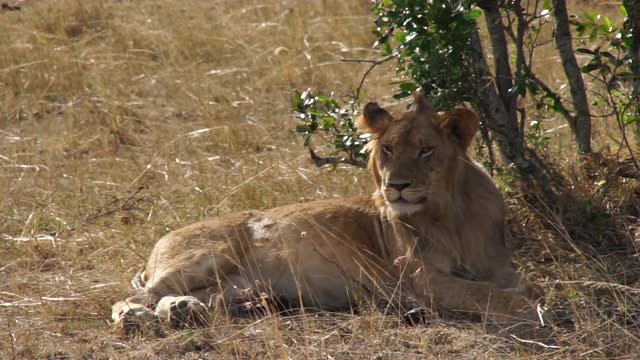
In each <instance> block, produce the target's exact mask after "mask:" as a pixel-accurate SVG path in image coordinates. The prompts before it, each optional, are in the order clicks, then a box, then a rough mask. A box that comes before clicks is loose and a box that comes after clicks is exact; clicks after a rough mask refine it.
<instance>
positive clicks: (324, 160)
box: [309, 148, 367, 168]
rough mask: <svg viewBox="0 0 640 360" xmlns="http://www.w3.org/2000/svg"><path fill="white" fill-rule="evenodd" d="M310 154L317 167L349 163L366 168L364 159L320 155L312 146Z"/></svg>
mask: <svg viewBox="0 0 640 360" xmlns="http://www.w3.org/2000/svg"><path fill="white" fill-rule="evenodd" d="M309 155H310V156H311V160H313V163H314V164H315V165H316V166H317V167H322V166H325V165H334V166H335V165H338V164H349V165H353V166H357V167H361V168H366V167H367V163H365V162H364V161H362V160H358V159H352V158H347V157H339V156H336V157H320V156H318V155H317V154H316V153H315V152H314V151H313V149H312V148H309Z"/></svg>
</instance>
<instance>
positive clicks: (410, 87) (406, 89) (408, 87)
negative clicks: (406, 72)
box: [399, 82, 418, 93]
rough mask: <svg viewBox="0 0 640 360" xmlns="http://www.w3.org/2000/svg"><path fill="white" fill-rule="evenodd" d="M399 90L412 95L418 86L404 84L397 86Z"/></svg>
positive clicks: (410, 83) (409, 83) (408, 83)
mask: <svg viewBox="0 0 640 360" xmlns="http://www.w3.org/2000/svg"><path fill="white" fill-rule="evenodd" d="M399 87H400V90H402V91H404V92H409V93H412V92H414V91H416V90H417V89H418V85H416V84H415V83H412V82H405V83H402V84H400V85H399Z"/></svg>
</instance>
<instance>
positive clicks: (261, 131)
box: [0, 0, 640, 359]
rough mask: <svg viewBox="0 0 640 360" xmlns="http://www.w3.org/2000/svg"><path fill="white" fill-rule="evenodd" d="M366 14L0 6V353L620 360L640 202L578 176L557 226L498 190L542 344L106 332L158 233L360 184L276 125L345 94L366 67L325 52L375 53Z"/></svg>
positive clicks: (261, 323)
mask: <svg viewBox="0 0 640 360" xmlns="http://www.w3.org/2000/svg"><path fill="white" fill-rule="evenodd" d="M583 5H584V4H583ZM371 20H372V17H371V16H370V13H369V3H368V1H365V0H361V1H350V2H344V1H338V0H324V1H303V0H288V1H270V2H261V1H255V0H254V1H250V0H233V1H231V0H227V1H196V0H185V1H166V0H155V1H146V0H140V1H97V0H88V1H81V0H60V1H47V0H33V1H31V2H30V3H29V4H28V5H27V6H25V7H24V8H23V9H22V10H21V11H15V12H0V47H1V48H2V49H3V50H2V52H0V98H1V99H2V102H0V343H1V344H2V346H0V358H2V359H8V358H16V359H21V358H25V359H31V358H50V359H60V358H68V357H72V358H118V359H126V358H148V357H156V358H194V359H195V358H204V357H214V356H215V357H216V358H218V357H220V358H235V357H240V358H285V357H290V358H304V359H307V358H335V359H344V358H380V359H386V358H423V357H445V358H451V357H455V358H477V357H489V358H498V357H500V358H501V357H505V356H509V357H516V356H522V357H539V356H553V357H559V358H573V357H576V356H578V355H584V356H589V357H605V356H629V357H633V356H634V355H635V354H636V349H637V348H638V347H639V346H640V339H639V337H640V331H638V326H640V323H639V322H638V321H640V319H638V317H639V316H640V315H639V314H638V303H637V298H638V296H637V295H638V292H639V291H640V290H639V289H637V288H636V286H637V284H638V278H639V277H640V269H638V265H637V261H638V259H637V256H636V255H637V254H636V253H635V251H633V249H632V248H630V246H629V245H628V244H629V243H630V242H631V241H632V240H634V239H635V238H636V236H635V233H633V229H634V226H635V225H636V224H635V223H633V222H634V221H635V220H634V218H631V217H630V215H637V214H636V213H635V211H636V207H635V205H634V204H637V201H634V200H636V199H635V198H634V197H636V198H637V193H633V192H632V191H631V190H632V184H624V183H622V182H620V181H618V180H615V179H609V182H608V183H607V185H606V186H605V187H606V188H603V186H599V187H598V186H594V185H593V184H594V183H596V182H597V181H598V180H600V179H602V178H603V176H605V175H606V174H604V175H603V174H599V175H596V178H594V179H590V178H586V179H585V178H583V177H580V178H576V179H575V183H574V184H573V185H574V188H575V190H576V192H575V197H574V199H572V201H575V203H576V204H578V205H580V206H583V208H581V207H580V206H576V207H575V209H574V211H575V214H573V213H567V214H563V215H562V216H563V217H564V218H563V219H559V218H557V216H558V215H556V214H553V213H552V212H550V211H547V210H545V208H544V207H543V206H541V205H540V204H536V205H530V206H529V205H528V203H527V202H526V201H525V200H524V199H523V197H522V196H520V194H521V193H522V191H518V189H514V188H511V189H510V190H509V194H510V195H509V204H510V208H511V212H510V224H511V225H510V232H511V235H512V238H513V239H514V243H515V244H516V249H517V250H518V251H517V254H518V258H517V263H518V266H519V267H520V268H521V269H522V270H523V271H525V272H527V274H528V275H529V277H531V278H534V279H536V280H537V281H539V282H541V283H542V284H543V285H544V287H545V288H546V290H547V291H548V294H549V305H550V306H551V307H552V308H555V309H558V314H559V318H560V320H561V321H559V327H558V329H556V333H557V339H558V340H557V341H558V346H559V347H560V348H559V349H545V348H542V347H540V346H537V345H530V346H523V345H522V344H520V343H519V342H517V341H515V340H513V339H505V338H499V337H496V336H492V335H486V334H485V332H484V329H483V325H482V324H464V323H446V322H445V321H444V320H440V319H434V320H433V322H432V323H431V324H429V325H428V326H424V327H414V328H410V327H406V326H404V325H402V324H399V323H398V320H397V319H396V318H393V317H385V316H382V315H380V314H377V313H375V312H370V313H369V312H367V313H364V314H360V315H357V316H355V315H349V314H307V315H299V316H293V317H290V318H287V317H267V318H264V319H259V320H239V319H232V320H230V319H227V318H225V317H223V316H221V315H214V316H216V318H215V319H213V324H212V326H211V327H210V328H209V329H206V330H202V331H190V332H189V331H183V332H175V333H170V334H169V336H168V337H167V338H165V339H133V340H126V339H122V338H120V337H119V336H118V335H117V332H116V331H114V329H112V327H111V325H110V305H111V304H112V303H114V302H116V301H118V300H121V299H124V298H125V297H126V296H128V295H129V294H130V292H131V290H130V288H129V285H128V284H129V279H130V278H131V276H132V275H133V274H134V273H135V271H136V270H137V269H138V268H139V267H140V265H141V263H142V261H143V259H144V257H146V256H147V254H148V252H149V251H150V249H151V247H152V246H153V244H154V242H155V240H156V239H158V238H159V237H160V236H161V235H163V234H164V233H166V232H167V231H169V230H171V229H175V228H178V227H180V226H182V225H185V224H188V223H191V222H193V221H195V220H198V219H202V218H204V217H206V216H215V215H217V214H220V213H226V212H229V211H233V210H239V209H247V208H267V207H273V206H278V205H284V204H288V203H293V202H298V201H307V200H312V199H321V198H329V197H335V196H343V195H347V194H361V193H367V192H370V191H371V187H372V184H371V181H370V179H369V177H368V175H367V174H366V173H365V172H364V171H362V170H358V169H355V168H338V169H337V170H336V171H328V170H318V169H315V168H313V167H312V166H311V164H310V163H309V161H308V159H307V155H306V153H305V152H304V151H303V148H302V145H301V143H300V142H299V141H298V139H297V138H295V137H294V136H293V135H291V134H290V132H289V131H288V130H289V129H291V128H292V127H293V125H294V124H295V120H294V119H293V118H292V116H291V113H290V110H289V107H290V105H289V104H290V99H291V95H292V91H293V90H294V89H305V88H307V87H311V88H314V89H320V90H328V89H333V90H336V91H337V92H338V93H342V94H347V93H348V92H349V90H350V89H351V87H352V86H354V84H357V83H358V81H359V80H360V76H361V74H362V73H363V71H364V70H365V69H366V67H367V65H361V64H353V63H348V64H346V63H341V62H340V61H339V60H340V58H343V57H349V58H373V57H376V55H377V53H376V51H373V50H372V49H371V48H370V44H371V38H370V36H369V32H368V29H369V26H370V22H371ZM553 61H555V60H553ZM554 71H555V70H554ZM393 76H394V73H393V69H392V65H391V64H388V65H385V66H381V67H379V68H378V69H376V71H374V73H373V74H372V76H371V77H369V78H368V80H367V84H366V87H365V91H366V95H365V96H366V98H367V99H378V100H382V102H390V101H389V97H388V96H389V95H390V94H391V93H392V91H393V87H392V86H391V85H389V83H390V81H391V80H393ZM548 76H549V77H550V78H553V76H554V75H553V74H548ZM581 176H582V175H581ZM629 194H634V195H629ZM585 199H590V200H591V203H589V202H588V201H586V200H585ZM581 204H582V205H581ZM585 214H587V215H588V216H592V218H585V216H586V215H585ZM567 219H569V220H571V221H565V220H567ZM576 219H582V222H580V221H578V220H576ZM561 220H562V221H561ZM561 224H565V225H561ZM566 224H574V225H566ZM567 226H569V228H567ZM571 226H573V227H574V228H572V227H571ZM625 231H627V232H625ZM611 249H613V250H611ZM569 318H571V319H572V321H570V320H568V319H569Z"/></svg>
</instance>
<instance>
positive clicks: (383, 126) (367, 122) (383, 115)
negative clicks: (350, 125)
mask: <svg viewBox="0 0 640 360" xmlns="http://www.w3.org/2000/svg"><path fill="white" fill-rule="evenodd" d="M392 119H393V117H392V116H391V114H389V112H388V111H387V110H385V109H383V108H381V107H380V106H378V104H376V103H374V102H370V103H367V105H365V106H364V109H363V110H362V115H361V116H360V119H358V130H360V131H361V132H363V133H368V134H376V135H381V134H382V133H384V132H385V130H387V127H388V126H389V124H390V123H391V120H392Z"/></svg>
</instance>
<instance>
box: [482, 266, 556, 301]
mask: <svg viewBox="0 0 640 360" xmlns="http://www.w3.org/2000/svg"><path fill="white" fill-rule="evenodd" d="M490 282H492V283H494V284H496V285H497V286H498V287H499V288H501V289H504V290H506V291H508V292H512V293H516V294H520V295H522V296H526V297H527V298H529V299H531V300H534V301H538V300H540V299H542V298H544V290H543V289H542V288H541V287H540V286H538V285H536V284H534V283H532V282H530V281H529V280H527V279H526V278H525V277H524V276H522V275H521V274H520V273H518V272H517V271H515V270H513V269H511V267H510V266H508V267H505V268H503V269H501V270H500V271H496V275H495V276H494V277H493V278H492V279H491V280H490Z"/></svg>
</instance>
